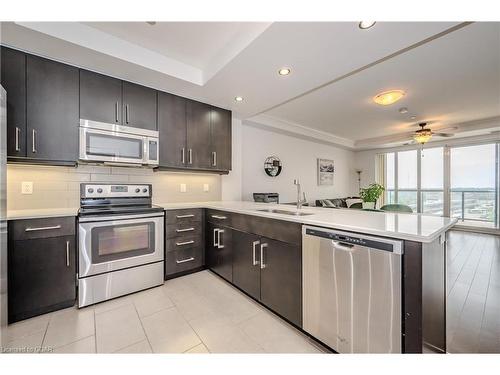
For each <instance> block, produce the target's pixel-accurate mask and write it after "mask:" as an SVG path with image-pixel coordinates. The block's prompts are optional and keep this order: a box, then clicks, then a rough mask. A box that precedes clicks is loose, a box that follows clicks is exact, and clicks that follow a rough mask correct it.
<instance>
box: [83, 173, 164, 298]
mask: <svg viewBox="0 0 500 375" xmlns="http://www.w3.org/2000/svg"><path fill="white" fill-rule="evenodd" d="M151 197H152V186H151V185H149V184H99V183H89V184H87V183H84V184H81V185H80V211H79V214H78V221H79V224H78V228H79V229H78V235H79V239H78V306H79V307H83V306H87V305H91V304H94V303H97V302H101V301H105V300H108V299H111V298H115V297H119V296H122V295H125V294H129V293H133V292H136V291H139V290H143V289H146V288H150V287H153V286H156V285H160V284H162V283H163V260H164V251H163V248H164V246H163V241H164V238H163V237H164V210H163V208H161V207H156V206H154V205H152V203H151V201H152V200H151Z"/></svg>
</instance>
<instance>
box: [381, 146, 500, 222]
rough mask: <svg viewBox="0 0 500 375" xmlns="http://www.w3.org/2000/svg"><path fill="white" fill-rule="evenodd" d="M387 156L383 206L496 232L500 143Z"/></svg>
mask: <svg viewBox="0 0 500 375" xmlns="http://www.w3.org/2000/svg"><path fill="white" fill-rule="evenodd" d="M384 155H385V158H384V160H385V165H384V171H385V181H384V184H385V185H384V186H385V187H386V192H385V203H386V204H387V203H399V204H404V205H407V206H409V207H411V208H412V209H413V211H414V212H421V213H425V214H429V215H438V216H452V217H456V218H458V219H459V224H460V225H464V226H481V227H486V228H492V229H499V228H500V217H499V216H500V215H499V211H500V209H499V201H500V191H499V184H500V182H499V181H500V176H499V175H500V144H499V143H488V144H478V145H468V146H454V147H433V148H426V149H417V150H404V151H395V152H390V153H386V154H384Z"/></svg>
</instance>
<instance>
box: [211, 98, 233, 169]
mask: <svg viewBox="0 0 500 375" xmlns="http://www.w3.org/2000/svg"><path fill="white" fill-rule="evenodd" d="M210 140H211V167H212V168H213V169H218V170H225V171H230V170H231V111H228V110H225V109H222V108H217V107H212V109H211V117H210Z"/></svg>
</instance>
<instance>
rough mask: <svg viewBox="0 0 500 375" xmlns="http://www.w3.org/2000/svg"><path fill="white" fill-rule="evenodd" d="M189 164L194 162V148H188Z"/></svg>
mask: <svg viewBox="0 0 500 375" xmlns="http://www.w3.org/2000/svg"><path fill="white" fill-rule="evenodd" d="M188 159H189V164H193V149H191V148H190V149H188Z"/></svg>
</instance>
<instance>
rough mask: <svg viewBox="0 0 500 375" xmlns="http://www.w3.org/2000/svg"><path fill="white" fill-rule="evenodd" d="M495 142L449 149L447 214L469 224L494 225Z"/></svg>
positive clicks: (495, 186) (495, 188)
mask: <svg viewBox="0 0 500 375" xmlns="http://www.w3.org/2000/svg"><path fill="white" fill-rule="evenodd" d="M497 163H498V152H497V145H495V144H484V145H476V146H466V147H455V148H452V149H451V150H450V199H451V202H450V209H451V212H450V214H451V216H452V217H457V218H459V220H460V222H461V223H463V224H465V225H469V226H478V225H479V226H486V227H490V228H495V227H497V225H498V220H497V214H498V186H497V184H498V183H497V178H498V176H497V173H498V171H497Z"/></svg>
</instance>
